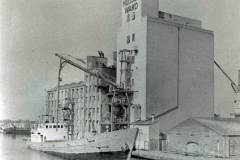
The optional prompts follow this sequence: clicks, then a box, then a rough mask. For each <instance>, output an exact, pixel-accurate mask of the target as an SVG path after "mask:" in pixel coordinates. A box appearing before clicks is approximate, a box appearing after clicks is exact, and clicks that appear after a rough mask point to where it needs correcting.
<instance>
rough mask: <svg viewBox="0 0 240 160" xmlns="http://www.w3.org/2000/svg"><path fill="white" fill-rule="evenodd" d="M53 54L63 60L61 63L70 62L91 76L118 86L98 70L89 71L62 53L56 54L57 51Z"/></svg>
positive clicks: (116, 86)
mask: <svg viewBox="0 0 240 160" xmlns="http://www.w3.org/2000/svg"><path fill="white" fill-rule="evenodd" d="M55 56H57V57H59V58H60V59H61V60H63V63H68V64H70V65H72V66H74V67H76V68H78V69H80V70H82V71H84V72H86V73H89V74H90V75H91V76H95V77H97V78H100V79H102V80H103V81H105V82H106V83H108V84H110V85H112V86H113V87H115V88H119V86H118V85H117V84H116V83H115V82H113V81H111V80H109V79H108V78H106V77H105V76H104V75H103V74H101V73H99V72H94V71H91V70H89V69H87V68H86V67H84V66H82V65H80V64H78V63H75V62H73V61H71V60H70V59H68V58H66V57H64V56H62V55H60V54H58V53H56V54H55Z"/></svg>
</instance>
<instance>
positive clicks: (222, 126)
mask: <svg viewBox="0 0 240 160" xmlns="http://www.w3.org/2000/svg"><path fill="white" fill-rule="evenodd" d="M198 124H199V125H200V126H202V127H204V128H207V129H210V130H212V131H213V132H215V133H217V134H220V135H222V136H240V120H238V119H232V118H189V119H187V120H185V121H183V122H181V123H179V124H178V125H177V126H175V127H174V128H172V129H170V130H169V131H168V133H170V132H171V131H173V130H175V129H177V130H179V129H181V130H186V127H190V126H196V125H198Z"/></svg>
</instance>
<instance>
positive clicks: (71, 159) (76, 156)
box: [45, 151, 128, 160]
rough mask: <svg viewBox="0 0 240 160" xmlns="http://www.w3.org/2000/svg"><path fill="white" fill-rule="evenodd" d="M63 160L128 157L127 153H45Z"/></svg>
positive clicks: (118, 159) (119, 158)
mask: <svg viewBox="0 0 240 160" xmlns="http://www.w3.org/2000/svg"><path fill="white" fill-rule="evenodd" d="M45 153H47V154H51V155H54V156H57V157H60V158H63V159H68V160H75V159H80V160H105V159H106V160H109V159H114V160H123V159H126V158H127V156H128V152H122V151H119V152H99V153H59V152H47V151H46V152H45Z"/></svg>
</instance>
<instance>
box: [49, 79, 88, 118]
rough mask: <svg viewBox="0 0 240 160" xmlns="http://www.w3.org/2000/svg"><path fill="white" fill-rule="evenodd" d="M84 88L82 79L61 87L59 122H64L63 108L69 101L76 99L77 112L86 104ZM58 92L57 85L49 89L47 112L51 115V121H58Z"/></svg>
mask: <svg viewBox="0 0 240 160" xmlns="http://www.w3.org/2000/svg"><path fill="white" fill-rule="evenodd" d="M84 90H85V84H84V82H82V81H80V82H78V83H71V84H64V85H61V86H60V87H59V106H60V109H59V114H58V121H59V122H63V120H64V119H63V113H62V110H61V109H62V108H63V107H64V106H65V105H66V104H67V102H68V101H74V103H75V111H76V112H77V111H78V110H79V109H80V108H81V107H83V106H84V102H83V100H84V99H83V97H84ZM57 94H58V91H57V87H55V88H52V89H49V90H47V97H46V114H47V115H49V120H50V122H56V121H57V119H56V118H57V107H58V106H57ZM75 117H76V121H78V118H77V117H78V116H77V115H76V116H75Z"/></svg>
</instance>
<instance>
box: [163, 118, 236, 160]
mask: <svg viewBox="0 0 240 160" xmlns="http://www.w3.org/2000/svg"><path fill="white" fill-rule="evenodd" d="M239 133H240V121H239V120H236V119H235V120H233V119H219V118H218V119H216V118H215V119H214V118H191V119H187V120H185V121H184V122H182V123H180V124H178V125H177V126H175V127H174V128H172V129H170V130H169V131H168V132H167V151H168V152H174V153H179V154H189V155H199V156H213V157H224V158H230V157H234V156H239V153H240V134H239Z"/></svg>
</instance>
